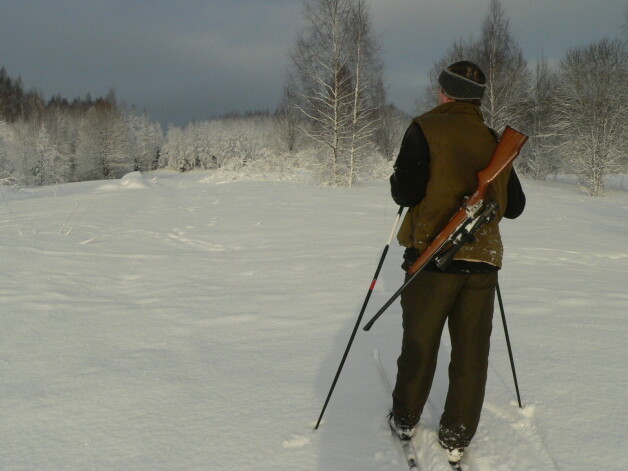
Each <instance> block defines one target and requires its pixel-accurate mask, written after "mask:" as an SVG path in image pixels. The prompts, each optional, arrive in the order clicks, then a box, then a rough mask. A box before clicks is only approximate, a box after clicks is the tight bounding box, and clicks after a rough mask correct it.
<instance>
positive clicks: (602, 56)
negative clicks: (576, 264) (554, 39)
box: [555, 39, 628, 196]
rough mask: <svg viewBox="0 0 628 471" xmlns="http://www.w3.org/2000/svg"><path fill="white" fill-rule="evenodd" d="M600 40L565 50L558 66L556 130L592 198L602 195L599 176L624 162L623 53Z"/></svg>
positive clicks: (627, 94) (626, 97)
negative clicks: (565, 53)
mask: <svg viewBox="0 0 628 471" xmlns="http://www.w3.org/2000/svg"><path fill="white" fill-rule="evenodd" d="M626 46H627V43H626V41H622V40H619V39H617V40H608V39H603V40H601V41H599V42H596V43H593V44H591V45H589V46H586V47H577V48H573V49H571V50H569V51H568V52H567V55H566V57H565V58H564V59H563V60H562V61H561V62H560V70H559V87H558V89H557V92H556V116H555V130H556V132H557V133H558V134H559V135H560V137H561V146H560V148H559V149H560V151H561V152H562V153H563V154H564V155H565V157H566V158H567V159H568V160H569V162H570V163H571V165H572V168H573V169H574V170H575V171H576V173H577V174H578V176H579V178H580V182H581V184H582V185H583V187H584V188H585V189H586V191H587V193H588V194H589V195H591V196H601V195H603V193H604V177H605V176H606V175H608V174H610V173H614V172H617V171H618V170H620V169H621V168H622V166H623V165H625V163H626V155H627V151H628V135H627V131H626V122H628V79H627V78H626V77H628V51H627V47H626Z"/></svg>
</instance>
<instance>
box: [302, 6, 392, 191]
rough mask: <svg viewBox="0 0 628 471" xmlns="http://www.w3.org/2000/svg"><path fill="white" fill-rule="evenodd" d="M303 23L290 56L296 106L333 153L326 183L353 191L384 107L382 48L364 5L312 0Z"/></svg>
mask: <svg viewBox="0 0 628 471" xmlns="http://www.w3.org/2000/svg"><path fill="white" fill-rule="evenodd" d="M304 17H305V20H306V23H307V26H306V28H305V30H304V31H303V32H302V33H301V35H300V36H299V38H298V40H297V43H296V46H295V48H294V49H293V51H292V52H291V55H290V57H291V74H290V76H291V77H293V78H294V89H295V91H296V95H297V98H298V99H297V106H298V108H299V110H300V111H301V112H302V113H303V116H304V118H305V119H306V120H307V122H308V123H307V124H308V125H307V126H304V130H305V132H306V134H307V135H308V136H309V137H311V138H312V139H313V140H314V141H315V142H318V143H320V144H322V145H323V146H324V147H325V148H326V149H327V150H328V156H329V157H328V159H327V160H326V162H324V164H323V165H324V172H323V173H324V177H323V178H324V180H325V182H326V183H331V184H333V185H351V184H352V183H353V181H354V174H355V165H356V159H357V157H358V155H359V152H360V150H361V149H362V148H363V146H364V143H365V141H366V140H367V139H368V138H369V137H371V136H372V134H373V132H374V130H375V129H376V127H377V110H378V107H379V105H380V104H381V103H382V102H383V85H382V67H381V61H380V60H379V58H378V50H379V46H378V44H377V42H376V40H375V37H374V35H373V33H372V30H371V26H370V22H369V18H368V9H367V7H366V4H365V2H364V0H311V1H310V2H308V3H306V4H305V12H304Z"/></svg>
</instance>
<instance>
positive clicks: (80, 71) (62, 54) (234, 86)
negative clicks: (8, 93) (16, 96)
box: [0, 0, 627, 125]
mask: <svg viewBox="0 0 628 471" xmlns="http://www.w3.org/2000/svg"><path fill="white" fill-rule="evenodd" d="M369 3H370V12H371V19H372V21H373V25H374V28H375V30H376V31H377V32H378V33H379V35H380V36H381V42H382V45H383V53H384V54H383V58H384V62H385V66H386V73H385V79H386V83H387V85H388V96H389V99H390V101H392V102H393V103H395V104H396V105H397V106H399V107H400V108H402V109H404V110H406V111H408V112H413V110H414V107H415V100H416V98H417V97H418V96H419V95H420V94H421V93H422V90H423V88H424V86H425V85H426V83H427V82H426V79H427V73H428V72H429V70H430V67H431V66H432V64H433V63H434V62H435V61H436V60H438V59H439V58H440V57H441V56H442V55H443V53H444V52H445V50H446V49H447V47H448V46H449V45H450V44H451V43H452V42H453V41H454V40H455V39H457V38H468V37H469V36H471V35H474V34H477V31H478V30H479V28H480V26H481V23H482V19H483V18H484V16H485V15H486V12H487V9H488V4H489V0H370V1H369ZM302 5H303V2H302V0H54V1H53V0H0V66H3V67H5V68H6V69H7V72H8V73H9V75H10V76H12V77H17V76H18V75H19V76H21V78H22V82H23V84H24V87H25V88H26V89H31V88H36V89H38V90H40V91H41V92H42V93H43V94H44V97H45V98H46V99H48V98H50V96H52V95H54V94H61V95H62V96H65V97H67V98H74V97H76V96H84V95H85V94H87V93H88V92H89V93H91V94H92V96H101V95H105V94H106V93H107V92H108V91H109V90H110V89H112V88H113V89H114V90H115V91H116V93H117V96H118V98H119V100H121V101H124V102H125V103H127V104H135V105H136V106H137V107H138V108H139V109H145V110H146V111H148V112H149V113H150V115H151V117H152V118H153V119H156V120H159V121H161V122H162V123H163V124H167V123H168V122H173V123H175V124H179V125H184V124H186V123H187V122H189V121H191V120H194V119H195V120H204V119H209V118H211V117H213V116H218V115H221V114H224V113H226V112H229V111H247V110H257V109H269V110H271V111H272V110H274V108H275V107H276V105H277V103H278V101H279V99H280V96H281V91H282V87H283V82H284V74H285V71H286V66H287V63H288V59H287V52H288V50H289V49H290V48H291V47H292V45H293V44H294V41H295V37H296V34H297V32H298V31H299V30H301V29H302V27H303V20H302ZM502 5H503V6H504V8H505V10H506V14H507V16H508V18H509V19H510V28H511V33H512V34H513V36H514V37H515V39H516V40H517V41H518V42H519V45H520V46H521V48H522V49H523V52H524V54H525V55H526V57H527V59H528V60H529V61H530V62H533V61H534V60H535V59H536V58H537V57H539V56H540V55H545V56H546V57H547V58H548V59H549V60H550V61H558V60H560V58H561V57H562V56H563V55H564V54H565V52H566V51H567V50H568V49H569V48H570V47H574V46H577V45H586V44H588V43H590V42H591V41H595V40H598V39H601V38H604V37H617V36H619V35H620V34H621V28H622V24H623V23H624V22H625V21H626V8H627V5H626V0H502Z"/></svg>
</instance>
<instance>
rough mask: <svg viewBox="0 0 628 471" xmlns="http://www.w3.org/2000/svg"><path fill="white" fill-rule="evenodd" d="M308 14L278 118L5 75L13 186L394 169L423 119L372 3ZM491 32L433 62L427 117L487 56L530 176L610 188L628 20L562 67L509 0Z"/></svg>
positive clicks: (318, 6)
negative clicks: (132, 103) (176, 112)
mask: <svg viewBox="0 0 628 471" xmlns="http://www.w3.org/2000/svg"><path fill="white" fill-rule="evenodd" d="M303 18H304V20H305V26H304V28H303V30H302V31H301V32H300V34H299V35H298V37H297V39H296V41H295V43H294V45H293V46H292V47H291V48H290V51H289V53H290V54H289V57H290V61H289V65H288V69H287V71H286V80H285V83H284V91H283V96H282V98H281V101H280V103H279V104H278V107H277V109H276V110H275V112H273V113H269V112H251V113H247V114H244V115H242V114H237V113H230V114H229V115H225V116H223V117H221V118H217V119H212V120H209V121H202V122H192V123H189V124H188V125H187V126H185V127H178V126H172V125H171V126H169V127H168V129H167V130H166V131H165V132H164V130H163V129H162V127H161V125H159V124H158V123H154V122H152V121H151V120H150V118H149V116H148V115H147V114H145V113H138V112H136V111H135V110H133V109H128V108H126V107H125V106H123V105H121V104H120V103H118V102H117V100H116V97H115V93H113V92H110V93H109V94H108V95H107V96H105V97H99V98H96V99H92V98H91V97H90V96H89V95H88V96H87V97H85V98H83V99H74V100H73V101H71V102H69V101H68V100H66V99H65V98H62V97H60V96H54V97H52V98H51V99H50V100H48V101H45V100H44V99H43V97H42V96H41V94H40V93H38V92H36V91H25V90H24V89H23V85H22V82H21V80H20V79H19V78H18V79H17V80H14V79H11V78H10V77H9V76H8V74H7V72H6V70H5V69H4V68H2V69H0V172H1V173H0V181H1V182H2V183H5V184H7V183H11V184H16V183H18V184H21V185H47V184H51V183H62V182H71V181H80V180H94V179H106V178H119V177H120V176H122V175H124V174H125V173H127V172H129V171H133V170H140V171H146V170H152V169H156V168H164V167H167V168H171V169H174V170H177V171H181V172H183V171H188V170H193V169H211V168H215V169H221V170H224V171H231V172H238V173H247V172H255V171H262V172H265V171H269V172H278V171H281V172H285V171H287V170H290V169H293V170H299V169H306V170H308V171H311V172H313V173H315V174H316V175H317V177H318V178H319V180H320V181H321V182H322V183H323V184H328V185H334V186H349V187H350V186H353V185H354V184H355V182H356V181H357V180H358V179H360V178H366V177H368V176H375V177H383V176H385V175H386V174H388V173H390V170H391V165H392V164H391V162H392V160H393V159H394V157H395V154H396V152H397V150H398V147H399V144H400V142H401V138H402V136H403V133H404V131H405V129H406V127H407V125H408V124H409V122H410V118H411V117H410V116H409V115H407V114H406V113H404V112H402V111H400V110H399V109H398V108H397V107H396V106H395V105H393V104H392V103H390V102H388V100H387V97H386V87H385V86H384V67H383V65H384V61H383V58H382V54H381V44H380V40H379V36H378V35H377V32H376V31H374V28H373V25H372V22H371V19H370V14H369V10H368V5H367V3H366V1H365V0H306V1H305V2H304V10H303ZM479 26H480V28H478V35H477V36H476V37H471V38H466V39H455V40H454V41H453V43H452V44H451V45H450V46H449V48H447V50H446V51H445V53H444V54H443V57H442V58H441V59H440V60H439V61H437V62H436V63H435V64H434V65H433V68H432V71H431V73H430V85H429V86H428V87H427V89H426V91H425V94H424V96H422V97H419V99H417V102H416V110H415V112H416V113H417V114H419V113H422V112H424V111H427V110H428V109H429V108H431V107H432V106H434V104H435V98H436V90H437V88H436V87H437V83H436V79H437V77H438V74H439V73H440V71H441V70H442V68H443V67H444V66H446V65H448V64H449V63H452V62H455V61H457V60H463V59H465V60H471V61H473V62H476V63H477V64H478V65H479V66H480V67H481V68H482V69H483V70H484V71H485V74H486V76H487V91H486V94H485V98H484V100H483V105H482V108H483V113H484V116H485V119H486V122H487V124H488V125H489V126H491V127H492V128H494V129H495V130H496V131H498V132H501V131H502V130H503V129H504V127H505V126H506V125H507V124H508V125H510V126H512V127H515V128H517V129H520V130H522V131H523V132H525V133H526V134H528V135H529V136H530V141H529V143H528V145H527V146H526V147H525V148H524V152H523V154H522V156H521V157H520V158H519V159H518V162H517V167H518V171H520V172H521V173H523V174H526V175H529V176H531V177H533V178H538V179H544V178H546V177H547V176H548V175H551V174H556V173H559V172H562V173H575V174H577V175H578V177H579V179H580V182H581V184H582V186H583V187H584V188H585V189H586V191H587V192H588V193H589V194H591V195H595V196H597V195H601V194H603V191H604V178H605V176H607V175H609V174H613V173H620V172H625V171H626V166H627V159H626V143H627V142H628V139H627V136H626V125H625V123H626V121H627V120H626V118H627V116H626V112H627V108H626V107H627V103H628V100H627V98H628V97H627V95H628V86H627V82H628V80H627V77H628V57H627V48H626V45H627V41H626V37H627V36H628V34H627V31H626V30H627V28H626V27H624V31H623V33H622V36H618V37H617V38H606V39H600V40H599V41H596V42H594V43H591V44H588V45H584V46H577V47H574V48H572V49H570V50H569V51H568V52H567V53H566V54H565V56H564V57H563V58H562V59H561V60H560V61H559V62H558V63H556V64H550V63H549V61H548V60H547V59H545V58H542V57H541V58H539V59H537V60H536V61H535V63H534V65H533V66H530V65H529V64H528V61H527V60H526V58H525V57H524V54H523V52H522V50H521V48H520V47H519V45H518V44H517V41H516V39H515V38H514V37H513V35H512V34H511V32H510V25H509V19H508V17H507V15H506V13H505V11H504V9H503V7H502V5H501V2H500V0H491V3H490V6H489V9H488V11H487V14H486V16H485V17H484V20H483V22H482V24H481V25H479Z"/></svg>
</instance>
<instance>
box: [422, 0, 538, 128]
mask: <svg viewBox="0 0 628 471" xmlns="http://www.w3.org/2000/svg"><path fill="white" fill-rule="evenodd" d="M509 23H510V22H509V20H508V18H507V17H506V13H505V11H504V8H503V7H502V4H501V1H500V0H491V3H490V5H489V10H488V13H487V15H486V17H485V18H484V21H483V23H482V30H481V34H480V37H479V38H477V39H476V38H471V39H469V40H462V39H457V40H456V41H455V42H454V44H453V45H452V46H451V47H450V48H449V49H448V51H447V53H446V54H445V57H444V58H443V59H441V60H440V61H439V62H437V63H436V64H435V65H434V67H433V68H432V72H431V73H430V87H429V89H428V93H429V94H431V96H432V97H434V98H433V99H432V100H433V101H430V102H431V104H433V103H434V101H435V100H436V98H435V97H436V93H435V91H436V90H438V83H437V80H438V76H439V74H440V72H441V71H442V70H443V68H444V67H446V66H447V65H449V64H451V63H452V62H457V61H460V60H470V61H472V62H475V63H476V64H477V65H479V66H480V68H481V69H482V70H483V71H484V74H485V75H486V92H485V93H484V99H483V100H482V110H483V112H484V118H485V121H486V124H487V125H488V126H490V127H491V128H493V129H495V130H496V131H498V132H501V131H503V130H504V128H505V127H506V125H507V124H509V125H511V126H514V127H518V128H521V127H523V125H524V124H525V118H526V105H527V101H528V92H529V88H530V73H529V71H528V66H527V61H526V60H525V58H524V57H523V52H522V51H521V48H520V47H519V45H518V44H517V42H516V41H515V39H514V38H513V37H512V35H511V34H510V31H509Z"/></svg>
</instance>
